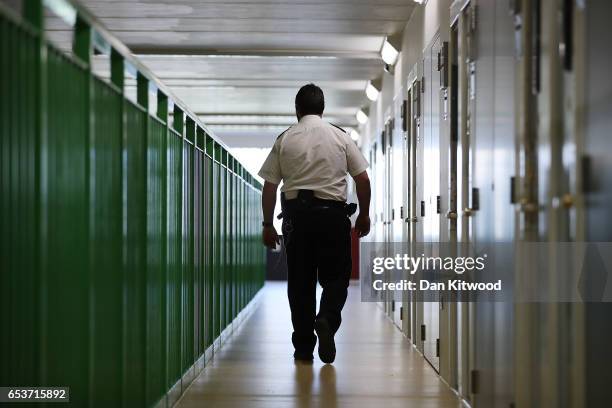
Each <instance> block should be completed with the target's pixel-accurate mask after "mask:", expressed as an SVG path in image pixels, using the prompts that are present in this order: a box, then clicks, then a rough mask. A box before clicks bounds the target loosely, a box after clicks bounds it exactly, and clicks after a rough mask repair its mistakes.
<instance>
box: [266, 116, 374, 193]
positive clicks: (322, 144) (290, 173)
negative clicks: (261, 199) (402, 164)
mask: <svg viewBox="0 0 612 408" xmlns="http://www.w3.org/2000/svg"><path fill="white" fill-rule="evenodd" d="M367 168H368V162H367V160H366V159H365V157H363V154H362V153H361V151H360V150H359V148H358V147H357V145H356V144H355V142H353V140H352V139H351V138H350V136H349V135H348V134H347V133H346V132H344V131H343V130H341V129H339V128H337V127H335V126H333V125H330V124H328V123H326V122H324V121H323V120H322V119H321V117H319V116H317V115H306V116H304V117H302V118H301V119H300V121H299V122H298V123H297V124H295V125H293V126H291V127H290V128H289V129H287V130H286V131H285V132H283V133H282V134H281V135H280V136H279V137H278V138H277V139H276V142H275V143H274V146H273V147H272V151H271V152H270V154H269V155H268V157H267V158H266V161H265V162H264V164H263V166H261V170H259V173H258V174H259V176H260V177H261V178H263V179H264V180H266V181H268V182H270V183H274V184H280V182H281V180H282V181H283V186H282V188H281V191H282V192H284V193H285V196H286V197H287V198H288V199H292V198H295V197H296V196H297V192H298V190H313V191H314V193H315V197H318V198H321V199H325V200H337V201H346V177H347V176H346V175H347V173H348V174H350V175H351V176H356V175H358V174H361V173H363V172H364V171H365V170H366V169H367Z"/></svg>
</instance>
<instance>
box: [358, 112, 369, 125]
mask: <svg viewBox="0 0 612 408" xmlns="http://www.w3.org/2000/svg"><path fill="white" fill-rule="evenodd" d="M367 121H368V115H366V114H365V112H364V111H363V110H361V109H359V110H358V111H357V122H359V123H360V124H362V125H363V124H364V123H366V122H367Z"/></svg>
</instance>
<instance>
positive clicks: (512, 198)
mask: <svg viewBox="0 0 612 408" xmlns="http://www.w3.org/2000/svg"><path fill="white" fill-rule="evenodd" d="M510 204H516V176H512V177H510Z"/></svg>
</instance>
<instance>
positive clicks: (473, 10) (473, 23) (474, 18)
mask: <svg viewBox="0 0 612 408" xmlns="http://www.w3.org/2000/svg"><path fill="white" fill-rule="evenodd" d="M469 13H470V32H471V33H475V32H476V29H477V28H478V6H476V5H475V4H473V5H472V6H471V7H470V8H469Z"/></svg>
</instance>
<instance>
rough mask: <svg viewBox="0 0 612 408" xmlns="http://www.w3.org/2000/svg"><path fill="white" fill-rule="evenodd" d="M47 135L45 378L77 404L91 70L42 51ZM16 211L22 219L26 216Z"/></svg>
mask: <svg viewBox="0 0 612 408" xmlns="http://www.w3.org/2000/svg"><path fill="white" fill-rule="evenodd" d="M47 57H48V60H47V62H48V65H47V70H48V71H47V72H48V89H47V98H48V102H47V106H48V117H47V134H46V138H45V140H44V141H43V145H42V147H41V148H42V151H43V152H44V153H43V155H44V158H43V159H42V163H43V165H44V168H43V169H42V172H43V173H45V175H46V186H45V187H44V188H43V192H42V194H43V196H42V200H43V203H44V212H43V217H44V222H45V224H46V225H45V228H46V235H45V237H44V238H45V248H44V249H43V251H44V253H45V256H46V259H45V264H46V265H45V269H46V271H45V272H46V276H44V278H43V279H44V281H43V282H44V284H45V286H44V288H43V290H44V293H43V296H44V298H45V303H44V305H43V310H44V313H45V316H44V318H43V320H44V326H45V332H44V335H43V339H44V346H43V347H44V350H45V357H46V358H45V361H44V367H45V372H44V373H43V379H42V382H43V383H44V384H45V385H50V386H51V385H57V386H59V385H62V384H63V385H66V384H69V385H70V398H71V401H72V403H73V404H75V405H85V404H86V401H87V399H88V389H89V383H88V375H87V373H89V369H90V364H89V353H90V349H89V345H90V331H89V318H90V314H89V289H90V287H91V286H90V283H91V282H90V276H91V275H90V274H91V270H90V268H89V266H90V261H89V244H88V242H89V226H88V222H89V191H90V190H89V183H88V180H89V160H88V158H89V154H88V153H89V120H88V119H89V109H88V107H89V92H88V90H89V73H88V72H87V70H86V69H85V68H84V67H82V66H80V65H78V64H76V63H75V62H73V61H71V60H69V59H68V57H66V56H64V55H62V54H61V53H60V52H58V51H55V50H54V49H49V52H48V56H47ZM16 215H17V220H18V221H19V222H20V221H22V220H25V217H23V216H20V215H19V214H16Z"/></svg>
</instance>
